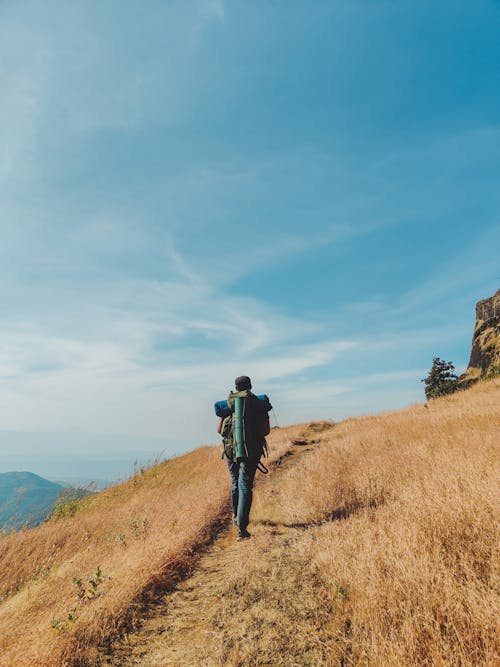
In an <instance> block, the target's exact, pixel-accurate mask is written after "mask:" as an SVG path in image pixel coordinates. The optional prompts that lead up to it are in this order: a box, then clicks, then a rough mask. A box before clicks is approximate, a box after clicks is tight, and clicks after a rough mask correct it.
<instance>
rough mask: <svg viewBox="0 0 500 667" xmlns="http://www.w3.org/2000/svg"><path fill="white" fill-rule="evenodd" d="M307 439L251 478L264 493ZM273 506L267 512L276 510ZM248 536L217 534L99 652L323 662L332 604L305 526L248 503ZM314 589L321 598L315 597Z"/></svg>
mask: <svg viewBox="0 0 500 667" xmlns="http://www.w3.org/2000/svg"><path fill="white" fill-rule="evenodd" d="M313 447H314V445H311V444H309V443H308V444H305V443H304V446H300V447H292V449H291V450H290V451H289V452H287V454H286V455H285V456H284V457H283V459H282V460H281V461H280V462H279V464H278V465H277V466H276V467H275V468H274V470H272V471H271V473H270V475H269V477H268V478H261V479H260V480H259V483H258V484H257V485H256V495H257V494H262V493H264V494H265V496H266V502H267V500H269V501H271V502H272V494H273V487H274V486H276V485H277V484H279V478H280V472H281V470H283V469H286V468H289V467H291V466H294V465H296V464H297V463H298V462H299V461H300V459H301V458H302V457H304V456H308V455H309V453H310V451H311V450H312V449H313ZM275 516H276V513H275ZM251 519H252V522H251V525H250V526H249V529H250V530H251V532H252V538H251V539H250V540H246V541H243V542H237V541H236V529H235V528H234V527H231V528H229V529H227V530H226V531H225V532H224V533H223V534H221V535H220V536H219V537H218V538H217V539H216V541H215V542H214V543H213V545H212V546H211V547H210V548H209V549H208V551H207V552H206V553H205V554H204V555H203V556H202V557H201V559H200V561H199V564H198V567H197V569H196V571H195V572H194V573H193V574H192V575H191V576H190V577H189V578H188V579H186V580H185V581H183V582H181V583H180V584H179V585H178V586H177V588H176V589H175V590H174V591H173V592H170V593H167V594H166V595H164V596H163V597H162V598H160V599H159V600H158V601H157V602H155V604H154V605H153V606H150V607H149V609H148V613H147V617H146V618H144V620H143V622H142V624H141V627H140V628H139V629H138V630H137V631H136V632H132V633H130V634H128V635H127V636H126V637H125V638H123V639H122V640H120V641H118V642H116V643H115V644H113V645H112V646H111V647H110V648H109V649H108V650H107V651H106V653H105V654H101V656H100V658H99V660H98V661H97V663H95V664H97V665H100V666H102V667H104V666H108V667H110V666H113V667H118V666H119V667H131V666H132V665H133V666H136V665H142V666H144V667H153V666H155V667H160V666H161V667H163V666H165V667H166V666H173V665H176V666H182V667H184V666H189V667H191V666H197V665H200V666H201V665H203V666H204V667H210V666H215V665H234V666H236V665H253V664H259V665H287V666H289V667H290V666H293V665H297V666H298V665H301V666H304V665H315V666H317V665H329V664H330V662H329V661H328V653H329V652H328V650H327V644H326V643H325V641H324V640H323V639H322V634H323V633H324V631H325V630H324V628H325V624H326V623H327V618H328V616H329V614H330V613H331V606H330V603H329V601H328V600H326V599H323V598H324V593H323V592H322V591H324V588H323V587H321V586H319V585H318V583H319V582H318V581H317V574H316V573H315V572H314V571H313V570H312V569H311V566H310V561H309V559H308V557H307V549H306V548H305V546H304V537H305V536H306V533H307V530H308V526H303V525H299V526H293V525H286V524H285V523H284V522H280V521H281V520H280V519H279V517H278V520H277V521H273V522H272V523H270V522H269V521H266V520H265V517H263V516H262V513H261V512H259V509H258V508H257V510H255V509H253V511H252V517H251ZM318 596H319V597H320V598H322V599H318Z"/></svg>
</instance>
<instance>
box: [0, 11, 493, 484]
mask: <svg viewBox="0 0 500 667" xmlns="http://www.w3.org/2000/svg"><path fill="white" fill-rule="evenodd" d="M499 35H500V3H499V2H494V1H493V0H474V1H472V0H470V1H466V0H433V1H432V2H431V1H427V0H420V1H419V2H415V1H414V0H411V1H409V0H329V1H322V0H313V1H311V0H266V1H264V0H252V1H251V2H249V1H248V0H246V1H243V0H226V1H224V0H182V1H179V2H177V1H174V0H172V1H168V0H161V1H160V0H148V2H147V3H139V2H132V1H131V0H107V1H106V2H102V1H101V0H85V1H83V0H75V1H74V2H71V3H61V2H56V1H55V0H52V1H51V0H43V1H42V0H0V234H1V236H0V299H1V305H2V307H1V310H0V318H1V319H0V403H1V405H2V410H1V411H0V415H1V416H0V472H5V471H8V470H31V471H33V472H35V473H38V474H42V475H44V476H49V477H61V476H66V477H69V476H72V477H78V476H80V477H89V478H92V477H95V478H106V479H117V478H122V477H123V476H126V475H127V474H130V472H131V471H132V469H133V465H134V462H135V461H138V462H140V463H141V462H145V461H152V460H156V459H160V458H163V457H169V456H172V455H174V454H178V453H181V452H184V451H187V450H189V449H193V448H195V447H197V446H199V445H201V444H205V443H217V441H218V436H217V434H216V433H215V416H214V412H213V403H214V402H215V401H217V400H221V399H224V398H225V397H226V396H227V393H228V391H229V390H230V389H231V388H232V385H233V380H234V377H235V376H237V375H241V374H245V375H250V376H251V377H252V380H253V383H254V389H255V391H256V393H267V394H268V395H269V396H270V398H271V402H272V403H273V406H274V408H275V412H274V416H273V417H272V422H273V423H274V424H278V425H280V426H283V425H286V424H290V423H297V422H303V421H309V420H313V419H334V420H339V419H343V418H345V417H348V416H354V415H360V414H368V413H376V412H380V411H383V410H389V409H396V408H400V407H403V406H406V405H409V404H411V403H414V402H419V401H423V400H424V393H423V384H422V383H421V382H420V380H421V379H422V378H423V377H425V375H426V373H427V372H428V370H429V368H430V366H431V364H432V358H433V357H434V356H440V357H442V358H445V359H446V360H451V361H453V362H454V364H455V366H456V368H457V371H459V372H462V371H463V370H464V369H465V368H466V366H467V363H468V357H469V353H470V343H471V339H472V333H473V328H474V318H475V303H476V302H477V301H478V300H480V299H482V298H486V297H489V296H491V295H492V294H493V293H494V292H495V291H496V290H497V289H498V288H499V287H500V187H499V180H500V39H499Z"/></svg>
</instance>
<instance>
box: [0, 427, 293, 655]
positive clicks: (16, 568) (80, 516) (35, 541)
mask: <svg viewBox="0 0 500 667" xmlns="http://www.w3.org/2000/svg"><path fill="white" fill-rule="evenodd" d="M271 440H272V441H273V455H274V456H279V455H280V453H282V451H283V450H284V449H286V447H287V446H288V444H289V442H288V440H287V438H286V437H285V436H283V434H282V433H280V432H279V431H274V432H273V437H272V439H271ZM220 454H221V448H220V447H202V448H200V449H198V450H196V451H194V452H191V453H189V454H186V455H184V456H181V457H179V458H176V459H173V460H170V461H165V462H163V463H160V464H159V465H157V466H155V467H153V468H150V469H148V470H146V471H144V472H142V473H139V474H137V475H135V476H134V477H133V478H132V479H131V480H129V481H127V482H126V483H124V484H120V485H117V486H115V487H112V488H110V489H107V490H106V491H104V492H102V493H99V494H97V495H96V496H95V497H93V498H92V499H86V500H85V501H84V502H83V504H82V509H81V510H80V511H79V512H77V513H76V514H75V515H74V516H73V517H71V518H64V519H59V520H57V521H49V522H48V523H46V524H43V525H42V526H40V527H38V528H36V529H31V530H25V531H23V532H20V533H17V534H10V535H6V536H2V537H0V565H1V572H2V577H1V582H0V602H1V604H0V665H2V666H4V665H5V666H9V667H10V666H15V667H22V666H23V665H26V666H28V665H29V666H30V667H33V666H35V665H47V666H48V665H50V666H51V667H52V666H56V665H57V666H59V665H73V664H86V663H87V661H88V660H90V659H91V655H92V653H93V651H94V648H95V646H96V645H97V644H99V643H100V642H102V641H103V640H104V639H105V638H106V637H107V636H109V635H110V634H112V633H114V632H116V631H117V630H119V629H120V628H121V627H123V626H124V625H128V626H130V625H131V624H133V622H134V618H135V617H136V616H137V615H138V614H140V610H141V605H142V604H143V602H144V597H145V595H147V594H148V593H149V594H154V591H155V590H156V589H161V588H164V587H168V586H169V585H171V584H172V583H173V582H174V581H175V580H176V578H178V577H179V576H180V575H182V574H184V573H185V572H186V571H189V568H191V567H192V566H193V563H194V561H195V557H196V551H197V549H199V548H200V546H202V545H204V544H206V543H207V542H208V541H209V540H210V539H211V537H212V536H213V534H214V533H215V532H217V529H218V526H220V525H221V524H222V523H223V522H224V521H226V520H227V517H228V508H229V503H228V486H229V475H228V473H227V469H226V466H225V463H224V462H223V461H222V460H221V458H220ZM98 568H99V569H100V571H101V573H102V574H101V575H99V574H98ZM96 574H97V576H96ZM75 580H77V581H75ZM92 581H93V582H94V584H92Z"/></svg>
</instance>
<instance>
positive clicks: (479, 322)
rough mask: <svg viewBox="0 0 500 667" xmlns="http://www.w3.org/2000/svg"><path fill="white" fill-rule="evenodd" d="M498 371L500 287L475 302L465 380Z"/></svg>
mask: <svg viewBox="0 0 500 667" xmlns="http://www.w3.org/2000/svg"><path fill="white" fill-rule="evenodd" d="M497 373H500V289H499V290H497V292H496V294H494V295H493V296H492V297H490V298H489V299H483V300H482V301H478V303H477V304H476V326H475V329H474V335H473V337H472V349H471V353H470V360H469V366H468V367H467V370H466V372H465V375H464V376H463V380H465V382H468V383H469V382H473V381H475V380H479V379H480V378H481V377H485V376H488V375H496V374H497Z"/></svg>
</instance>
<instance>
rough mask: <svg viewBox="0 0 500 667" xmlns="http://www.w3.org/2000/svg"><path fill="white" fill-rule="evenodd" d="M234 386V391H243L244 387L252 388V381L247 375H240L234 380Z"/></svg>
mask: <svg viewBox="0 0 500 667" xmlns="http://www.w3.org/2000/svg"><path fill="white" fill-rule="evenodd" d="M234 386H235V388H236V391H243V390H244V389H251V388H252V381H251V380H250V378H249V377H248V375H240V376H239V377H237V378H236V380H235V381H234Z"/></svg>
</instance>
